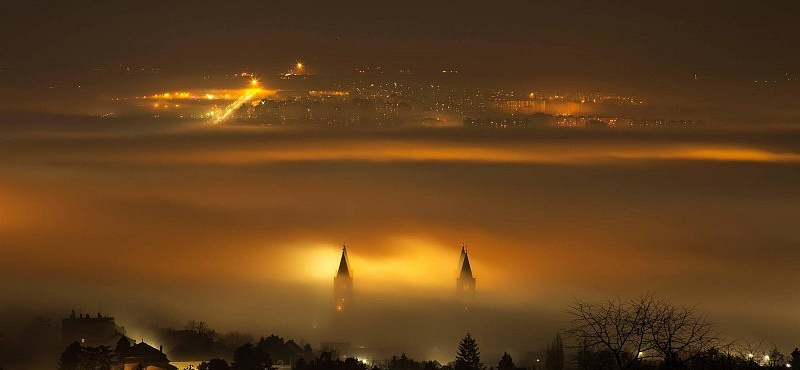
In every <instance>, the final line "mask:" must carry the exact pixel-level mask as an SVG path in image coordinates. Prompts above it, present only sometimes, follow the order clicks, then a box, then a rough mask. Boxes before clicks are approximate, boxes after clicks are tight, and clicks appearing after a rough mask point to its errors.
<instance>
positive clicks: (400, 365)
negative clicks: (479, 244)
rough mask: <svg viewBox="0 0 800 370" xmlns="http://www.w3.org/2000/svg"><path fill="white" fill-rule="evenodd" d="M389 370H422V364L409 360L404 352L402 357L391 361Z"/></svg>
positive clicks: (395, 357)
mask: <svg viewBox="0 0 800 370" xmlns="http://www.w3.org/2000/svg"><path fill="white" fill-rule="evenodd" d="M389 370H420V364H419V362H416V361H414V360H412V359H410V358H408V356H406V353H405V352H403V353H402V354H401V355H400V357H397V356H392V358H391V359H390V360H389Z"/></svg>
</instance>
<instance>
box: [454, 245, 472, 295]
mask: <svg viewBox="0 0 800 370" xmlns="http://www.w3.org/2000/svg"><path fill="white" fill-rule="evenodd" d="M456 296H457V297H458V300H459V302H460V303H462V304H463V305H464V309H468V308H469V304H470V303H472V301H473V300H474V299H475V277H473V276H472V267H470V265H469V255H467V247H466V246H465V245H464V244H461V260H460V261H459V274H458V279H456Z"/></svg>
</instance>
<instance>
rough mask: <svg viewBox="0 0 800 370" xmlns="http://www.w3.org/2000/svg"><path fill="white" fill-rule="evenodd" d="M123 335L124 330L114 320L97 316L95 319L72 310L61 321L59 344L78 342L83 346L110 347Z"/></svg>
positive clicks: (109, 317)
mask: <svg viewBox="0 0 800 370" xmlns="http://www.w3.org/2000/svg"><path fill="white" fill-rule="evenodd" d="M124 334H125V328H123V327H121V326H117V324H116V323H115V322H114V318H113V317H111V316H103V315H101V314H99V313H98V314H97V316H96V317H92V316H89V315H88V314H87V315H83V314H80V315H79V316H75V310H72V312H71V313H70V315H69V317H68V318H66V319H62V320H61V342H62V344H64V345H66V344H69V343H72V342H78V343H80V344H81V345H85V346H99V345H111V344H113V343H114V342H115V341H116V340H117V339H119V338H120V337H121V336H123V335H124Z"/></svg>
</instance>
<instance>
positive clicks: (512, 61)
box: [0, 0, 800, 80]
mask: <svg viewBox="0 0 800 370" xmlns="http://www.w3.org/2000/svg"><path fill="white" fill-rule="evenodd" d="M799 9H800V5H798V4H797V3H796V2H792V1H762V0H759V1H756V0H725V1H707V0H693V1H683V0H681V1H615V2H605V1H460V2H457V3H455V2H431V1H396V2H374V1H369V2H368V1H363V2H362V1H337V2H328V1H310V0H309V1H301V2H264V1H205V0H203V1H152V0H144V1H126V2H107V1H59V2H53V1H48V2H37V1H6V2H4V4H3V11H2V15H0V20H2V22H0V32H2V35H3V38H2V40H3V45H2V48H3V53H2V56H0V65H2V66H5V67H8V68H11V67H25V66H31V65H33V66H42V67H44V66H48V67H50V66H56V67H63V66H68V67H74V66H92V67H95V66H101V67H102V66H111V65H117V64H120V63H123V64H142V65H158V66H163V67H169V68H172V69H182V68H185V69H188V70H198V69H199V70H208V69H214V68H218V67H219V68H222V67H224V68H239V67H242V66H251V67H257V68H265V69H267V70H269V69H270V68H275V69H282V68H284V66H285V65H287V61H293V60H295V59H298V58H302V59H306V60H309V61H315V63H317V64H318V65H319V66H321V67H322V68H323V69H330V70H335V69H337V68H341V69H349V68H352V67H353V66H358V65H365V64H381V65H385V66H397V67H402V66H407V67H412V68H417V69H425V68H430V69H433V70H436V69H438V68H441V67H442V66H457V67H460V68H462V69H464V70H475V71H479V72H481V73H488V74H491V75H500V76H507V75H519V74H522V75H524V76H535V77H540V78H541V77H542V76H545V75H546V76H560V77H571V78H587V77H593V78H602V79H607V80H610V79H622V80H627V79H636V80H646V79H648V78H655V79H657V78H669V77H675V76H684V77H685V76H690V75H693V74H703V75H713V76H717V77H720V78H722V77H724V78H741V77H743V76H744V77H745V78H746V79H749V78H750V77H751V76H752V75H763V74H776V75H782V74H783V73H785V72H787V71H788V70H790V69H792V68H796V66H797V65H798V62H800V52H799V51H798V49H797V48H796V45H798V44H800V32H798V31H797V30H796V24H795V23H794V22H795V19H796V18H797V16H798V15H800V12H798V10H799Z"/></svg>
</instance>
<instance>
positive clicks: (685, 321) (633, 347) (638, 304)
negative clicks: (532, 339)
mask: <svg viewBox="0 0 800 370" xmlns="http://www.w3.org/2000/svg"><path fill="white" fill-rule="evenodd" d="M569 314H570V316H571V317H572V320H571V322H570V327H569V328H568V329H567V330H565V332H566V334H567V335H568V337H569V338H570V340H571V341H573V346H572V349H573V350H574V356H573V364H572V365H573V366H574V367H575V368H576V369H577V370H718V369H719V370H722V369H728V370H731V369H732V370H736V369H741V370H746V369H756V368H759V369H764V368H766V369H775V370H777V369H784V370H785V369H787V368H800V350H798V349H797V348H795V349H794V351H792V352H791V353H789V354H784V353H782V352H781V351H780V350H779V349H778V348H777V347H775V346H772V347H771V348H769V347H765V346H764V345H763V343H758V344H755V345H754V344H751V343H736V342H728V341H725V340H724V339H722V338H721V337H720V336H719V335H718V334H717V332H716V331H715V330H714V328H713V325H712V324H711V322H710V321H708V319H707V317H706V315H705V314H703V313H701V312H699V311H698V310H697V309H696V307H687V306H675V305H673V304H672V303H670V302H669V301H666V300H662V299H657V298H656V297H655V296H653V295H652V294H647V295H644V296H642V297H641V298H638V299H631V300H628V301H623V300H621V299H619V298H617V299H609V300H607V301H605V302H602V303H592V302H585V301H581V300H576V302H575V304H574V305H573V306H572V307H570V310H569Z"/></svg>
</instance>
